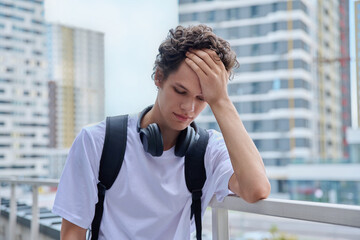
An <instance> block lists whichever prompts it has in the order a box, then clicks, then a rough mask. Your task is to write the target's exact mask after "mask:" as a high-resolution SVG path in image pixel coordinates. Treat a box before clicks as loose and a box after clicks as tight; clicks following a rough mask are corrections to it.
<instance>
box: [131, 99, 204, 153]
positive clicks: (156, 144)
mask: <svg viewBox="0 0 360 240" xmlns="http://www.w3.org/2000/svg"><path fill="white" fill-rule="evenodd" d="M153 106H154V105H150V106H148V107H147V108H145V109H144V110H143V111H142V112H140V114H139V119H138V122H137V125H136V129H137V132H138V133H139V136H140V140H141V143H142V144H143V147H144V150H145V151H146V152H148V153H150V154H151V155H153V156H156V157H158V156H161V155H162V153H163V148H164V145H163V139H162V135H161V130H160V127H159V126H158V125H157V124H156V123H151V124H149V125H148V126H147V127H146V128H141V120H142V119H143V117H144V116H145V114H146V113H148V112H149V111H150V110H151V109H152V107H153ZM198 139H199V134H198V127H197V126H196V123H195V122H192V123H191V124H190V126H188V127H187V128H185V129H184V130H182V131H181V132H180V133H179V136H178V138H177V140H176V145H175V155H176V156H178V157H183V156H185V154H186V152H187V150H188V149H190V148H191V147H192V146H194V145H195V143H196V142H197V140H198Z"/></svg>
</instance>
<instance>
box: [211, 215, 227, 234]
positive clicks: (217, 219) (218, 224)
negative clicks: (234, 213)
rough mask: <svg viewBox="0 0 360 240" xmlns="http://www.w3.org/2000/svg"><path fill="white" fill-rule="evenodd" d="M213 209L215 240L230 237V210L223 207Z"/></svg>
mask: <svg viewBox="0 0 360 240" xmlns="http://www.w3.org/2000/svg"><path fill="white" fill-rule="evenodd" d="M211 209H212V237H213V240H225V239H229V223H228V210H227V209H222V208H211Z"/></svg>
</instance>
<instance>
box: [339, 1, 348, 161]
mask: <svg viewBox="0 0 360 240" xmlns="http://www.w3.org/2000/svg"><path fill="white" fill-rule="evenodd" d="M339 24H340V56H339V62H340V73H341V110H342V113H341V119H342V138H343V139H342V143H343V144H342V145H343V156H344V158H349V144H348V142H347V138H346V129H347V128H348V127H351V83H350V52H349V51H350V39H349V0H339Z"/></svg>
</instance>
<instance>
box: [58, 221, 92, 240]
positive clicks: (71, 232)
mask: <svg viewBox="0 0 360 240" xmlns="http://www.w3.org/2000/svg"><path fill="white" fill-rule="evenodd" d="M60 235H61V236H60V238H61V240H85V239H86V229H84V228H81V227H79V226H77V225H75V224H73V223H71V222H69V221H67V220H66V219H65V218H63V220H62V224H61V232H60Z"/></svg>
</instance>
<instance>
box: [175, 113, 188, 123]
mask: <svg viewBox="0 0 360 240" xmlns="http://www.w3.org/2000/svg"><path fill="white" fill-rule="evenodd" d="M174 115H175V117H176V118H177V119H178V120H180V121H182V122H186V121H188V120H190V119H191V118H190V117H187V116H184V115H180V114H176V113H174Z"/></svg>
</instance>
